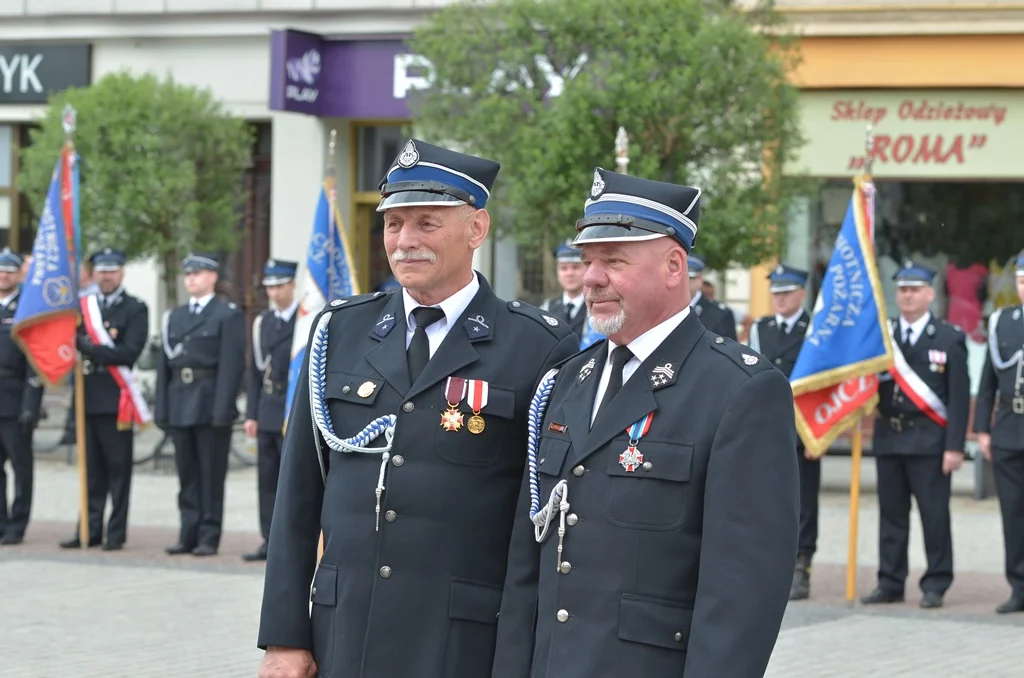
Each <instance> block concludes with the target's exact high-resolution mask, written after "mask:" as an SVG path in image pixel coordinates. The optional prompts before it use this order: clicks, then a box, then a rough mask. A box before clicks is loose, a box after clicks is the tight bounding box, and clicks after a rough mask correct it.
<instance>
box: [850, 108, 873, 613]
mask: <svg viewBox="0 0 1024 678" xmlns="http://www.w3.org/2000/svg"><path fill="white" fill-rule="evenodd" d="M865 152H866V157H865V158H864V170H865V176H866V177H870V176H871V161H872V159H873V157H874V135H873V134H872V131H871V125H870V124H868V127H867V139H866V141H865ZM867 216H870V215H867ZM862 423H863V417H861V416H858V417H857V420H856V422H854V425H853V445H852V449H851V450H850V543H849V546H848V548H849V551H848V555H847V559H846V601H847V602H848V603H853V602H854V601H855V600H856V598H857V530H858V527H859V525H858V520H859V518H860V467H861V459H862V458H863V453H864V432H863V431H862V430H861V424H862Z"/></svg>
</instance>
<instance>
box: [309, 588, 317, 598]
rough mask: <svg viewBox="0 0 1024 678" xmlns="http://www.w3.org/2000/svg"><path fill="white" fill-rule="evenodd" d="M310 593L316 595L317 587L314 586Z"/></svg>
mask: <svg viewBox="0 0 1024 678" xmlns="http://www.w3.org/2000/svg"><path fill="white" fill-rule="evenodd" d="M309 593H310V595H313V596H315V595H316V587H315V586H314V587H313V590H312V591H310V592H309Z"/></svg>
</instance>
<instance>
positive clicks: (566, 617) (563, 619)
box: [555, 610, 569, 624]
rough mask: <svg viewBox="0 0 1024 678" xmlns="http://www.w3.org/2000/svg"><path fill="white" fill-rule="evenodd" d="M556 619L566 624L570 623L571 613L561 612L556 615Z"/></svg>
mask: <svg viewBox="0 0 1024 678" xmlns="http://www.w3.org/2000/svg"><path fill="white" fill-rule="evenodd" d="M555 618H556V619H557V620H558V621H560V622H562V623H563V624H564V623H565V622H567V621H569V612H568V611H566V610H559V611H558V614H556V615H555Z"/></svg>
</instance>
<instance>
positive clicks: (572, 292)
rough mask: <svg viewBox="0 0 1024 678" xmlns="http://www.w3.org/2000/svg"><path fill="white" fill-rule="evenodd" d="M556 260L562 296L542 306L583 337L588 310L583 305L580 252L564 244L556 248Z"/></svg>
mask: <svg viewBox="0 0 1024 678" xmlns="http://www.w3.org/2000/svg"><path fill="white" fill-rule="evenodd" d="M555 260H556V261H557V262H558V284H559V285H561V287H562V296H560V297H553V298H551V299H545V300H544V303H543V304H541V305H540V307H541V309H542V310H545V311H548V312H549V313H551V315H553V316H555V317H556V318H558V319H559V320H564V321H565V322H566V323H568V325H569V329H571V330H572V331H573V334H575V335H576V336H577V337H581V338H582V337H583V329H584V326H585V325H586V322H587V308H586V304H584V303H583V272H584V270H585V269H584V266H583V264H582V263H581V262H580V251H579V250H577V249H573V248H572V247H569V245H568V243H562V244H561V245H559V246H558V247H556V248H555Z"/></svg>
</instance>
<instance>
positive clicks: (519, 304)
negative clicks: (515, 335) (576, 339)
mask: <svg viewBox="0 0 1024 678" xmlns="http://www.w3.org/2000/svg"><path fill="white" fill-rule="evenodd" d="M508 310H510V311H512V312H513V313H518V314H519V315H525V316H526V317H527V318H532V319H533V320H536V321H537V322H538V323H540V324H541V325H543V326H544V327H546V328H547V329H548V331H549V332H551V334H553V335H555V336H556V337H558V338H559V339H561V338H563V337H565V336H566V335H568V334H571V333H572V330H570V329H569V326H568V325H566V324H565V323H564V322H562V321H561V320H559V319H558V318H556V317H555V316H553V315H549V314H547V313H545V312H544V311H542V310H540V309H539V308H537V307H536V306H534V305H533V304H527V303H526V302H525V301H510V302H508Z"/></svg>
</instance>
